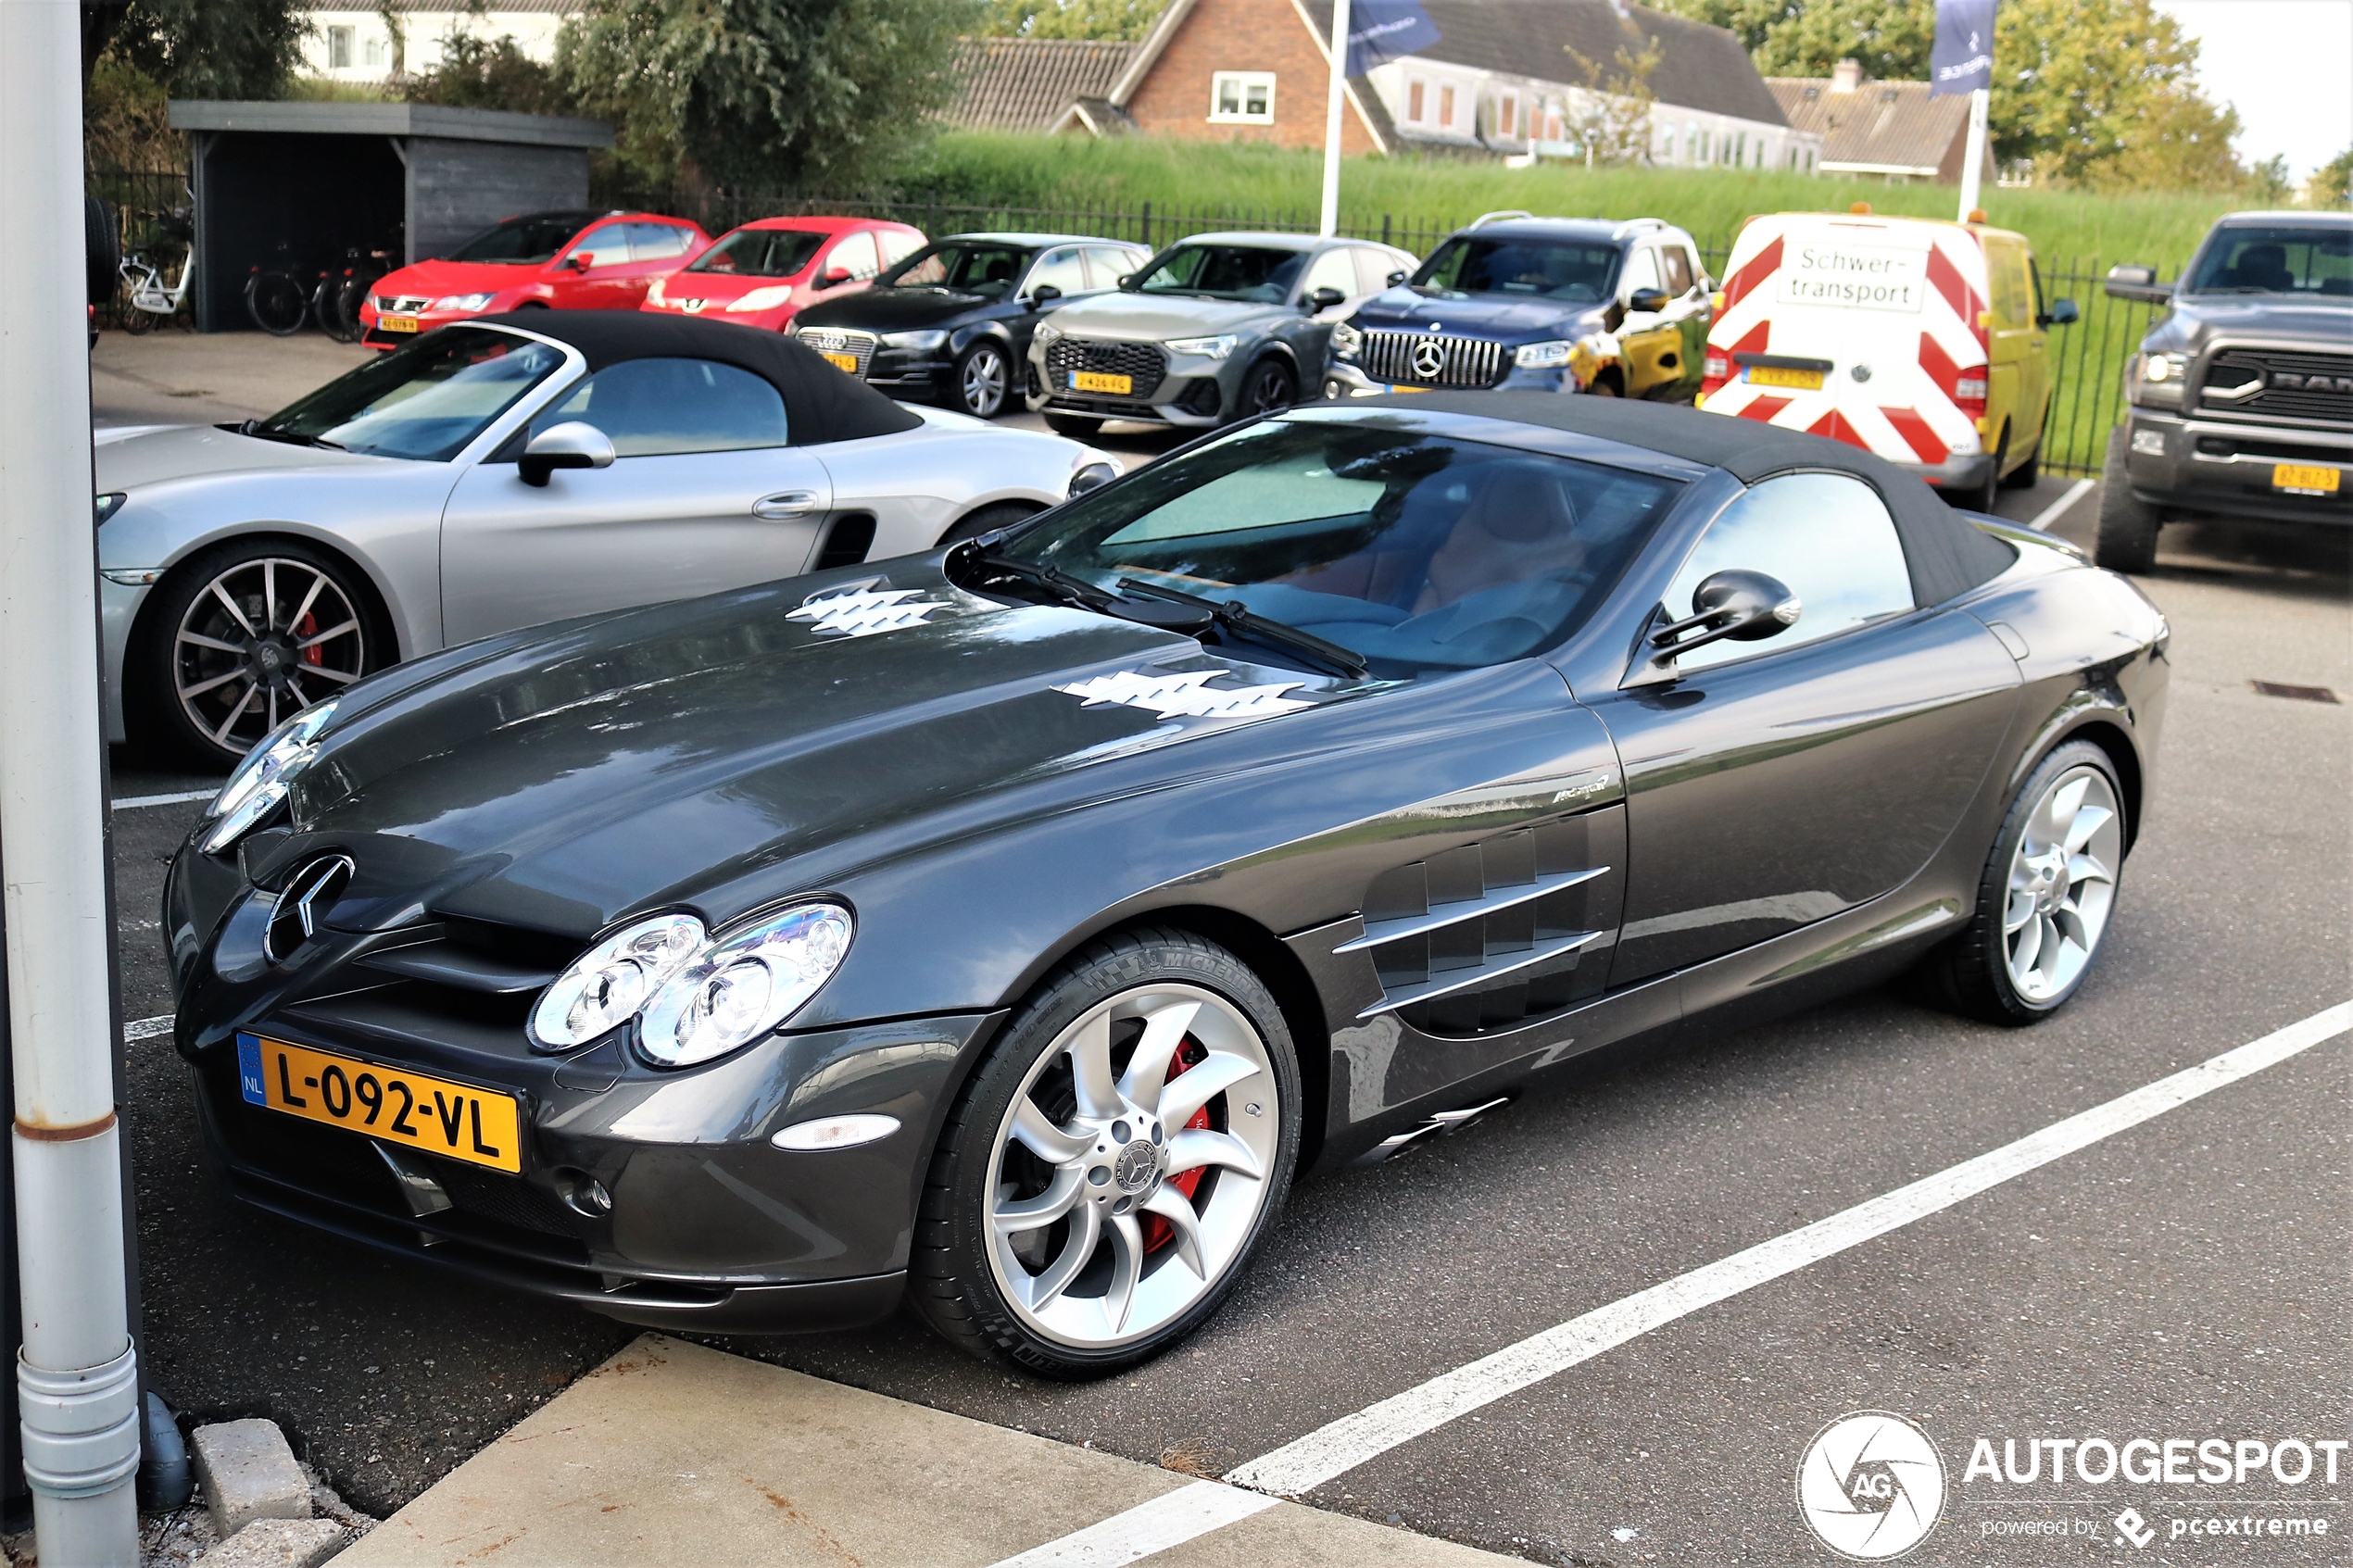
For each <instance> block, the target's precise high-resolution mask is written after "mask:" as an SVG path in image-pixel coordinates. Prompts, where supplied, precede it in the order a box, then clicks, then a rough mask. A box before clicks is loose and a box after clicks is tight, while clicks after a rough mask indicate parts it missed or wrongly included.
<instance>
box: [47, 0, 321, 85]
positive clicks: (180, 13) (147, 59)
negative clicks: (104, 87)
mask: <svg viewBox="0 0 2353 1568" xmlns="http://www.w3.org/2000/svg"><path fill="white" fill-rule="evenodd" d="M309 33H310V24H309V23H308V21H306V20H304V19H303V15H302V12H301V11H300V10H299V9H297V8H296V5H295V4H294V3H293V0H129V3H128V4H121V3H115V0H109V3H107V4H100V5H85V6H83V7H82V67H83V73H84V80H85V81H86V80H87V79H88V75H89V72H90V70H91V69H93V68H94V67H95V66H96V64H97V61H98V57H99V56H101V55H103V54H106V53H107V52H109V51H111V52H112V53H113V54H114V55H115V56H116V57H117V58H119V59H120V60H122V61H124V62H126V63H128V64H129V65H131V66H133V67H135V68H136V69H139V70H140V71H142V72H144V73H145V75H147V76H148V77H150V78H152V79H153V80H155V81H157V82H161V83H162V84H163V85H164V87H165V88H166V89H167V90H168V91H169V92H170V95H171V96H172V97H175V98H275V97H278V96H280V95H282V94H283V93H284V91H285V89H286V87H287V85H288V83H290V82H292V81H293V80H294V74H295V70H296V68H297V67H298V66H299V65H300V64H301V63H302V41H303V40H304V39H305V38H306V37H308V36H309Z"/></svg>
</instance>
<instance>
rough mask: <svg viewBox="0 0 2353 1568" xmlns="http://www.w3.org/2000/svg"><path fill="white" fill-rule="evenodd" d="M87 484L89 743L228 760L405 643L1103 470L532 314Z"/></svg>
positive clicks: (699, 346) (731, 341) (455, 637)
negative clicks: (92, 736)
mask: <svg viewBox="0 0 2353 1568" xmlns="http://www.w3.org/2000/svg"><path fill="white" fill-rule="evenodd" d="M96 472H97V491H98V495H97V519H98V560H99V570H100V574H101V581H100V585H99V592H100V597H101V608H102V613H103V620H104V625H105V646H106V671H107V734H108V736H109V738H111V739H114V740H118V741H120V740H125V739H131V738H136V739H139V740H141V741H143V742H145V743H149V744H153V745H157V746H162V747H166V748H170V749H176V750H179V751H182V752H183V753H186V754H189V755H190V756H192V757H193V758H195V759H207V760H210V761H212V762H215V763H219V764H222V765H226V764H228V763H231V762H233V761H234V760H235V759H237V758H239V757H241V756H243V755H244V754H245V750H246V748H247V747H249V746H251V745H252V744H253V743H254V742H255V741H256V740H258V739H259V738H260V737H261V736H263V735H265V734H269V733H270V732H271V730H273V729H275V728H276V727H277V726H278V724H279V722H280V721H282V720H283V719H285V718H287V717H288V716H290V715H291V714H293V713H295V712H296V711H297V710H299V709H302V708H304V707H306V706H308V704H310V703H312V702H315V701H318V700H319V699H321V698H322V697H325V696H330V695H332V694H333V693H334V692H335V691H337V690H339V689H340V688H342V687H344V686H346V685H348V684H350V683H352V682H354V681H356V680H358V679H359V677H360V676H362V675H365V674H367V673H369V672H371V671H376V670H380V669H383V668H384V667H385V666H387V665H390V664H394V663H396V662H398V661H400V660H402V659H413V658H416V657H417V656H419V655H421V654H425V653H431V652H433V651H434V650H436V649H439V648H444V647H448V646H455V645H457V644H460V643H466V642H471V641H473V640H474V639H476V638H480V637H486V636H490V635H493V634H495V633H502V632H508V631H511V630H514V629H516V628H519V627H523V626H533V625H538V624H540V623H542V622H546V621H562V620H566V619H570V618H573V617H576V616H583V615H590V614H594V613H597V612H599V611H605V610H615V609H623V608H630V607H632V606H635V605H642V604H648V603H652V602H655V601H657V600H662V599H674V598H684V597H686V596H692V595H697V594H706V593H713V592H717V591H720V590H723V589H727V588H735V587H741V586H745V585H748V584H750V583H764V582H768V581H772V580H774V579H776V578H781V577H790V576H793V575H795V574H797V573H799V572H802V571H815V570H819V569H822V568H830V567H837V566H846V565H851V564H854V563H856V562H859V561H862V560H866V559H875V558H884V557H888V556H895V555H904V554H908V553H911V552H914V551H920V550H927V549H930V548H933V547H934V546H937V545H939V544H941V543H943V542H946V541H949V540H952V539H956V538H962V537H968V536H970V535H972V534H975V533H982V532H985V531H987V530H988V529H990V528H996V527H1002V526H1004V525H1005V524H1007V523H1010V522H1013V521H1017V520H1018V519H1020V518H1023V517H1026V516H1028V515H1029V514H1031V513H1033V512H1036V511H1038V510H1040V509H1042V508H1046V507H1049V506H1052V505H1054V504H1055V503H1057V502H1059V501H1062V500H1063V499H1064V498H1066V497H1067V496H1069V495H1073V494H1075V493H1076V492H1078V491H1082V490H1086V489H1088V488H1091V487H1092V486H1094V485H1096V484H1100V483H1104V482H1105V481H1107V480H1110V479H1112V478H1114V477H1116V475H1117V474H1118V472H1119V467H1118V464H1117V463H1116V462H1115V461H1114V459H1112V458H1109V457H1108V456H1106V455H1105V454H1103V453H1101V452H1100V451H1097V450H1094V449H1093V448H1091V447H1088V446H1086V445H1082V444H1080V443H1078V442H1076V441H1069V440H1064V439H1063V438H1061V437H1059V436H1051V435H1045V434H1040V433H1037V432H1033V431H1020V430H1004V429H999V428H994V427H991V426H989V425H988V424H985V423H983V422H981V421H980V420H973V419H968V418H966V417H964V416H963V415H961V414H954V413H949V412H945V411H942V410H938V409H928V408H926V409H916V408H908V407H905V406H903V405H900V404H898V403H894V402H892V401H891V400H890V399H888V398H887V397H885V396H883V395H881V394H879V393H877V392H875V391H874V390H873V389H872V388H869V387H867V386H865V385H863V384H862V383H859V382H858V381H856V380H854V379H853V378H851V377H849V376H845V375H843V374H842V373H841V372H840V371H838V370H835V369H834V368H833V367H832V366H830V365H828V364H826V363H825V362H824V360H822V359H820V358H818V357H817V356H816V355H815V354H813V353H812V352H810V351H809V350H808V349H806V348H803V347H801V346H800V345H797V344H795V343H793V342H791V341H790V340H789V339H786V338H783V337H780V336H778V335H777V334H775V333H772V332H755V331H752V330H750V329H748V328H745V327H741V326H736V325H732V324H729V323H724V322H717V321H700V320H690V319H684V318H673V317H663V316H656V315H648V314H641V313H636V312H618V311H534V312H530V313H528V314H520V315H517V316H512V317H485V318H481V319H478V320H472V321H468V322H465V323H463V324H462V325H457V326H450V327H444V328H442V329H440V330H438V331H435V332H428V333H426V334H424V335H422V336H421V337H420V338H419V339H418V340H417V341H416V342H415V343H413V344H409V345H406V346H404V347H402V348H400V349H397V350H396V351H395V352H393V353H391V354H389V355H386V356H384V358H380V359H377V360H375V361H374V362H372V363H371V364H368V365H364V366H362V367H360V368H359V369H358V370H353V371H351V372H350V373H349V374H348V375H346V376H343V377H341V378H339V379H337V380H335V381H333V382H330V383H328V384H327V385H325V386H323V387H321V388H320V389H319V390H318V391H316V392H314V393H312V394H310V395H308V396H307V397H305V398H303V399H302V400H300V401H299V402H297V403H295V404H293V405H292V406H290V407H288V408H284V409H282V410H281V411H280V412H278V413H276V414H273V415H271V417H269V418H268V419H265V420H246V421H245V422H244V423H243V424H241V425H229V426H211V425H195V426H148V427H138V428H131V429H115V430H107V431H104V432H101V433H99V436H98V444H97V451H96Z"/></svg>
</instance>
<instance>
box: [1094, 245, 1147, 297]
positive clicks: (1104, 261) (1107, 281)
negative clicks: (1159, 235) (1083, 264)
mask: <svg viewBox="0 0 2353 1568" xmlns="http://www.w3.org/2000/svg"><path fill="white" fill-rule="evenodd" d="M1149 260H1151V256H1150V255H1149V254H1148V253H1146V252H1144V251H1140V250H1126V249H1123V248H1121V247H1120V246H1118V245H1088V247H1087V272H1088V279H1087V286H1088V289H1089V290H1101V289H1115V288H1117V287H1118V286H1119V280H1120V279H1122V278H1124V277H1126V275H1127V274H1128V273H1130V272H1133V271H1134V270H1136V269H1137V268H1139V267H1141V266H1142V265H1143V264H1144V263H1145V262H1147V261H1149Z"/></svg>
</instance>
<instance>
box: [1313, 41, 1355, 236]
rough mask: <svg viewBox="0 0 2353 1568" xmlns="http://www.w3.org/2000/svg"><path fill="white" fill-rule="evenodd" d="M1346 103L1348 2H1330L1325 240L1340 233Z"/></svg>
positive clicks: (1325, 130) (1325, 131)
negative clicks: (1329, 92)
mask: <svg viewBox="0 0 2353 1568" xmlns="http://www.w3.org/2000/svg"><path fill="white" fill-rule="evenodd" d="M1347 103H1348V0H1332V86H1331V98H1330V101H1329V102H1328V103H1327V104H1326V105H1325V107H1324V212H1323V218H1322V221H1321V224H1320V227H1319V229H1318V232H1320V233H1322V234H1323V235H1324V236H1325V237H1326V238H1327V239H1328V238H1329V237H1330V236H1332V235H1333V234H1336V233H1338V232H1340V123H1341V119H1342V114H1343V111H1344V110H1345V108H1346V107H1347Z"/></svg>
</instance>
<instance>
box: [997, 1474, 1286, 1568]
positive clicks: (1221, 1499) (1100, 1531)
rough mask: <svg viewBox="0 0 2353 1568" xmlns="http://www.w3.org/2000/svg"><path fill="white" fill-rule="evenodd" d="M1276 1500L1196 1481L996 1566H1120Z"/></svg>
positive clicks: (1261, 1509) (1238, 1519)
mask: <svg viewBox="0 0 2353 1568" xmlns="http://www.w3.org/2000/svg"><path fill="white" fill-rule="evenodd" d="M1277 1500H1278V1499H1274V1498H1270V1497H1268V1496H1266V1495H1265V1493H1263V1492H1245V1491H1243V1490H1241V1489H1240V1488H1239V1487H1238V1486H1219V1485H1218V1484H1217V1483H1216V1482H1214V1481H1196V1482H1194V1483H1193V1484H1192V1485H1191V1486H1179V1487H1177V1488H1176V1490H1175V1491H1173V1492H1166V1493H1163V1494H1162V1495H1161V1496H1159V1497H1156V1498H1154V1499H1152V1500H1151V1501H1150V1502H1148V1503H1139V1504H1138V1505H1137V1506H1136V1507H1134V1508H1131V1509H1129V1510H1128V1511H1127V1512H1125V1513H1119V1514H1114V1515H1113V1516H1112V1517H1111V1518H1109V1519H1106V1520H1104V1521H1103V1522H1102V1523H1101V1524H1090V1525H1088V1527H1087V1528H1086V1529H1084V1530H1076V1531H1073V1532H1072V1533H1071V1534H1069V1535H1067V1536H1064V1537H1062V1539H1060V1540H1055V1541H1048V1542H1047V1543H1046V1544H1045V1545H1044V1546H1041V1547H1033V1548H1031V1549H1029V1550H1027V1551H1025V1552H1023V1553H1022V1554H1021V1555H1020V1556H1019V1557H1008V1558H1006V1559H1005V1560H1004V1561H1003V1562H1000V1563H997V1564H996V1565H995V1568H1119V1565H1120V1564H1122V1563H1126V1562H1136V1561H1137V1560H1138V1559H1139V1558H1145V1557H1151V1556H1153V1555H1155V1554H1157V1553H1160V1552H1164V1551H1166V1550H1167V1549H1169V1548H1171V1547H1179V1546H1183V1545H1184V1544H1185V1543H1186V1542H1187V1541H1190V1540H1198V1539H1199V1538H1201V1537H1203V1536H1206V1535H1208V1534H1209V1533H1210V1532H1211V1531H1213V1530H1222V1529H1224V1528H1225V1527H1226V1526H1227V1525H1228V1524H1239V1523H1240V1522H1241V1521H1242V1520H1245V1519H1247V1518H1249V1517H1250V1516H1251V1515H1252V1514H1253V1513H1263V1512H1265V1511H1266V1510H1268V1509H1270V1508H1273V1507H1274V1506H1275V1505H1276V1503H1277Z"/></svg>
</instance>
